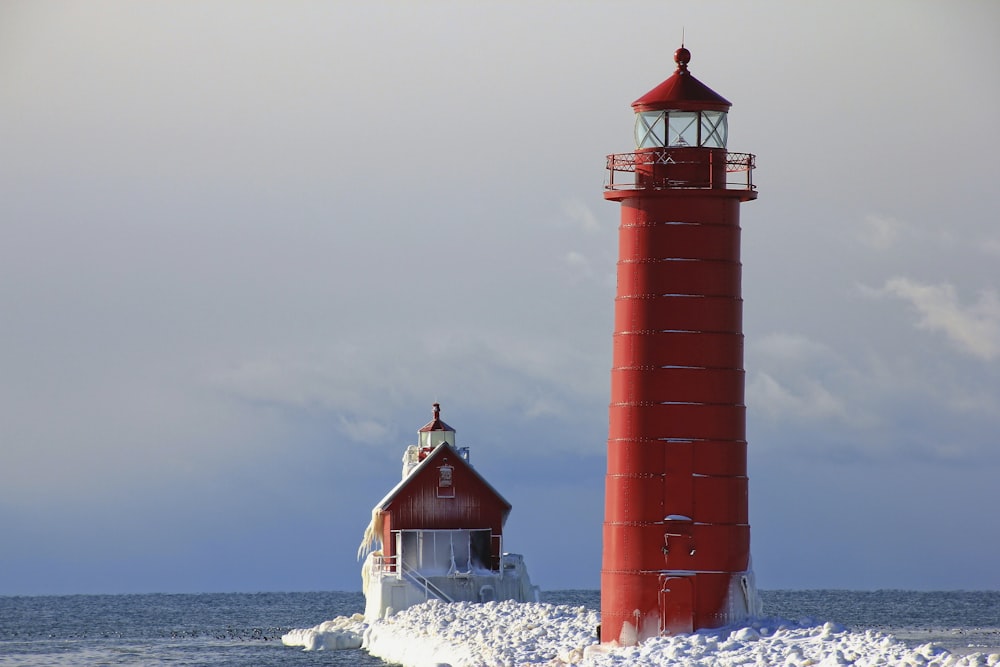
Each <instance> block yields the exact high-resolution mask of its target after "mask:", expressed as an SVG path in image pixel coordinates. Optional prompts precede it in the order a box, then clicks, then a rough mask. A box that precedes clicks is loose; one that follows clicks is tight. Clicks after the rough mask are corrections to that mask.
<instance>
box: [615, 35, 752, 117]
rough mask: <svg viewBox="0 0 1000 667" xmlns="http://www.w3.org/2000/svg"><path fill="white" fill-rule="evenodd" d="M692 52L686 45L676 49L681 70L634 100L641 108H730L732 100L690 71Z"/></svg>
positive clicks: (650, 109) (658, 109)
mask: <svg viewBox="0 0 1000 667" xmlns="http://www.w3.org/2000/svg"><path fill="white" fill-rule="evenodd" d="M690 61H691V52H690V51H688V50H687V49H685V48H684V47H683V46H682V47H681V48H679V49H677V50H676V51H675V52H674V62H676V63H677V70H676V71H675V72H674V73H673V75H672V76H671V77H670V78H669V79H667V80H666V81H664V82H663V83H661V84H660V85H658V86H657V87H656V88H653V89H652V90H651V91H649V92H648V93H646V94H645V95H643V96H642V97H640V98H639V99H637V100H636V101H635V102H633V103H632V108H633V109H635V110H636V111H637V112H638V111H662V110H664V109H676V110H678V111H700V110H709V111H729V107H731V106H733V105H732V104H731V103H730V102H729V100H727V99H726V98H724V97H723V96H722V95H719V94H718V93H717V92H715V91H714V90H712V89H711V88H709V87H708V86H706V85H705V84H703V83H702V82H701V81H699V80H698V79H696V78H694V77H693V76H692V75H691V73H690V72H689V71H688V68H687V64H688V62H690Z"/></svg>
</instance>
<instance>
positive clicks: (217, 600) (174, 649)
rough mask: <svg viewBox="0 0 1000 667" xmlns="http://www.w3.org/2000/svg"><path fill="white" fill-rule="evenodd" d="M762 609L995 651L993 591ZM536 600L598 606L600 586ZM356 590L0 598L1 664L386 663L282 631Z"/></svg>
mask: <svg viewBox="0 0 1000 667" xmlns="http://www.w3.org/2000/svg"><path fill="white" fill-rule="evenodd" d="M762 597H763V598H764V603H765V613H766V615H768V616H776V617H780V618H787V619H791V620H801V619H804V618H812V619H816V620H822V621H827V620H829V621H834V622H837V623H840V624H842V625H845V626H847V627H849V628H851V629H861V630H863V629H876V630H881V631H884V632H890V633H892V634H894V635H896V636H897V637H899V638H900V639H903V640H904V641H906V642H907V643H908V644H910V645H911V646H916V645H918V644H923V643H926V642H929V641H933V642H937V643H939V644H941V645H943V646H945V648H948V649H949V650H951V651H953V652H966V653H967V652H970V651H981V652H997V651H1000V591H993V592H944V593H918V592H912V591H875V592H856V591H764V592H763V593H762ZM542 601H543V602H551V603H554V604H570V605H574V606H580V605H582V606H585V607H588V608H592V609H598V608H599V607H600V593H599V592H598V591H550V592H546V593H543V594H542ZM363 608H364V598H363V597H362V596H361V594H360V593H259V594H242V593H236V594H202V595H71V596H45V597H0V664H2V665H26V666H28V665H233V666H235V665H260V666H261V667H270V666H276V665H342V666H347V665H352V666H353V665H357V666H362V667H363V666H365V665H384V664H385V663H383V662H382V661H381V660H377V659H375V658H372V657H371V656H369V655H368V654H367V653H365V652H364V651H360V650H353V651H313V652H307V651H302V650H301V649H297V648H290V647H287V646H284V645H282V643H281V635H283V634H284V633H285V632H287V631H288V630H290V629H293V628H309V627H312V626H314V625H317V624H319V623H321V622H323V621H326V620H329V619H332V618H334V617H337V616H347V615H350V614H353V613H356V612H360V611H362V610H363Z"/></svg>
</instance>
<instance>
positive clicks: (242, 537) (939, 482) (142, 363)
mask: <svg viewBox="0 0 1000 667" xmlns="http://www.w3.org/2000/svg"><path fill="white" fill-rule="evenodd" d="M682 29H683V30H684V34H685V35H686V38H685V41H686V46H687V47H688V48H689V49H690V50H691V52H692V60H691V64H690V68H691V71H692V73H693V74H694V75H695V76H697V77H698V78H699V79H700V80H701V81H703V82H704V83H706V84H707V85H709V86H710V87H712V88H713V89H714V90H716V91H717V92H719V93H720V94H722V95H723V96H725V97H726V98H727V99H729V100H730V101H732V102H733V108H732V110H731V113H730V121H729V122H730V128H729V129H730V133H729V148H730V150H734V151H746V152H752V153H755V154H756V155H757V160H758V169H757V171H756V173H755V182H756V183H757V184H758V186H759V189H760V197H759V199H758V200H757V201H755V202H752V203H748V204H745V205H743V208H742V224H743V230H744V233H743V264H744V272H743V275H744V283H743V290H744V299H745V307H744V311H745V334H746V369H747V405H748V435H749V443H750V449H749V459H750V474H751V479H750V514H751V524H752V528H751V535H752V552H753V558H754V565H755V569H756V571H757V574H758V583H759V585H760V586H761V587H763V588H823V587H836V588H850V589H871V588H908V589H951V588H966V589H998V588H1000V570H998V569H997V567H996V563H997V562H998V555H1000V520H998V518H997V508H998V506H1000V268H998V267H1000V224H998V222H1000V221H998V215H997V204H996V192H997V188H998V185H997V179H998V174H1000V172H998V164H1000V163H998V159H1000V132H998V130H997V124H996V121H995V116H996V114H997V109H998V108H1000V75H998V74H997V66H998V63H1000V5H997V4H996V3H994V2H992V1H991V0H985V1H982V2H972V1H964V2H952V3H942V2H920V1H916V2H913V1H906V2H904V1H901V0H896V1H890V0H886V1H884V2H877V3H872V2H866V1H865V2H862V1H846V2H843V1H842V2H827V3H818V2H815V3H801V2H792V1H790V0H789V1H787V2H754V3H749V2H716V3H694V2H686V3H685V2H665V1H663V0H656V1H655V2H638V1H636V2H603V3H598V2H589V3H588V2H505V3H499V2H496V3H490V2H481V3H480V2H477V3H468V2H425V3H389V2H351V3H347V2H343V3H339V2H318V1H317V2H305V1H303V2H255V1H251V0H239V1H237V0H207V1H202V2H165V1H161V2H155V1H153V2H124V1H113V0H111V1H89V2H48V1H45V0H41V1H39V0H30V1H29V0H24V1H10V0H8V1H6V2H2V3H0V147H2V148H0V377H2V382H0V594H43V593H90V592H107V593H118V592H160V591H162V592H180V591H185V592H188V591H189V592H198V591H272V590H360V585H361V579H360V574H359V564H358V563H357V562H356V560H355V553H356V549H357V545H358V543H359V542H360V540H361V536H362V533H363V531H364V528H365V526H366V524H367V522H368V519H369V514H370V510H371V507H372V506H373V505H374V504H375V503H376V502H377V501H378V500H379V499H380V498H381V497H382V496H383V495H384V494H385V492H386V491H387V490H388V489H390V488H391V487H392V486H393V485H394V484H395V483H396V481H398V478H399V473H400V457H401V455H402V451H403V449H404V448H405V446H406V445H408V444H412V443H414V442H415V440H416V433H415V432H416V430H417V429H418V428H419V427H420V426H422V425H423V424H424V423H426V422H427V421H428V420H429V419H430V416H431V415H430V406H431V403H432V402H434V401H440V402H441V404H442V409H443V413H442V417H443V418H444V419H445V420H446V421H447V422H448V423H449V424H451V425H452V426H454V427H455V428H456V429H457V430H458V439H459V444H460V445H468V446H470V447H471V448H472V462H473V464H474V465H476V467H477V469H478V470H479V471H480V472H481V473H482V474H483V475H484V476H485V477H486V478H487V479H488V480H489V481H490V482H491V483H492V484H493V485H494V486H495V487H496V488H497V489H498V490H499V491H500V492H501V493H502V494H503V495H504V496H505V497H506V498H507V499H508V500H509V501H510V502H511V503H512V504H513V506H514V509H513V512H512V513H511V515H510V519H509V521H508V524H507V530H506V533H505V538H506V543H505V547H506V548H507V549H508V550H511V551H516V552H520V553H523V554H524V555H525V557H526V559H527V563H528V566H529V569H530V571H531V574H532V577H533V579H534V581H535V583H537V584H539V585H541V586H542V588H544V589H549V590H551V589H560V588H597V587H598V585H599V578H600V567H601V561H600V550H601V521H602V518H603V489H604V472H605V449H606V444H607V415H608V412H607V405H608V392H609V383H610V366H611V340H612V337H611V334H612V329H613V321H612V314H613V298H614V287H615V261H616V257H617V248H616V243H617V231H616V229H617V224H618V214H619V212H618V209H617V205H615V204H612V203H608V202H605V201H604V200H603V198H602V184H603V180H604V177H605V173H604V158H605V155H606V154H608V153H614V152H627V151H630V150H632V148H633V146H634V144H633V143H632V123H633V121H632V110H631V108H630V106H629V104H630V103H631V102H632V101H633V100H635V99H636V98H638V97H639V96H641V95H642V94H643V93H645V92H646V91H648V90H649V89H651V88H653V87H654V86H655V85H656V84H658V83H659V82H660V81H662V80H663V79H665V78H667V77H668V76H669V75H670V74H671V73H672V71H673V68H674V65H673V62H672V54H673V51H674V49H676V48H677V47H678V46H679V43H680V39H681V34H682Z"/></svg>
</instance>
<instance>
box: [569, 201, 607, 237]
mask: <svg viewBox="0 0 1000 667" xmlns="http://www.w3.org/2000/svg"><path fill="white" fill-rule="evenodd" d="M562 210H563V213H564V214H565V215H566V217H567V218H568V219H569V220H570V221H572V222H573V223H574V224H575V225H576V226H577V227H578V228H579V229H581V230H582V231H584V232H586V233H588V234H595V233H597V232H599V231H601V227H602V225H601V221H600V220H598V218H597V216H596V215H595V214H594V211H593V210H591V208H590V206H588V205H587V204H585V203H583V202H582V201H581V200H579V199H570V200H568V201H565V202H563V205H562Z"/></svg>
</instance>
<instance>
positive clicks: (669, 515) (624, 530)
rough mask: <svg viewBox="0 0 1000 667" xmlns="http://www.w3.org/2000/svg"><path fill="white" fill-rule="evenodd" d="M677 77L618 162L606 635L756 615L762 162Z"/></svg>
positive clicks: (680, 62)
mask: <svg viewBox="0 0 1000 667" xmlns="http://www.w3.org/2000/svg"><path fill="white" fill-rule="evenodd" d="M690 59H691V53H690V52H689V51H688V50H687V49H685V48H684V47H683V46H682V47H681V48H680V49H678V50H677V51H676V52H675V54H674V60H675V61H676V63H677V70H676V71H675V72H674V74H673V75H672V76H671V77H670V78H668V79H667V80H666V81H664V82H663V83H661V84H660V85H659V86H657V87H656V88H654V89H653V90H651V91H650V92H648V93H647V94H646V95H644V96H643V97H641V98H639V99H638V100H636V101H635V102H633V103H632V107H633V109H635V114H636V115H635V121H636V125H635V139H636V149H635V151H634V152H632V153H624V154H617V155H610V156H608V171H609V177H608V182H607V184H606V186H605V191H604V198H605V199H608V200H610V201H615V202H620V204H621V226H620V228H619V255H618V291H617V296H616V298H615V333H614V353H613V363H612V369H611V405H610V410H609V412H610V415H609V416H610V420H609V434H608V473H607V478H606V488H605V493H606V495H605V519H604V531H603V532H604V552H603V566H602V571H601V640H602V641H604V642H610V641H617V642H619V643H621V644H635V643H637V642H641V641H643V640H644V639H647V638H649V637H653V636H657V635H661V634H673V633H677V632H690V631H692V630H696V629H698V628H707V627H718V626H721V625H725V624H728V623H731V622H734V621H738V620H741V619H743V618H746V617H748V616H750V615H752V614H754V613H756V612H757V610H758V609H759V602H758V598H757V594H756V587H755V584H754V580H753V573H752V570H751V566H750V525H749V519H748V507H747V455H746V454H747V443H746V406H745V404H744V370H743V299H742V293H741V264H740V210H739V207H740V204H741V203H742V202H746V201H750V200H752V199H756V197H757V192H756V190H755V188H754V185H753V181H752V173H753V168H754V156H753V155H750V154H747V153H730V152H728V151H727V148H726V143H727V140H728V112H729V108H730V106H731V104H730V103H729V102H728V101H727V100H726V99H725V98H723V97H721V96H720V95H718V94H717V93H715V92H714V91H713V90H711V89H710V88H708V86H706V85H704V84H703V83H701V82H700V81H698V80H697V79H696V78H694V77H693V76H692V75H691V74H690V72H689V71H688V62H689V61H690Z"/></svg>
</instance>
